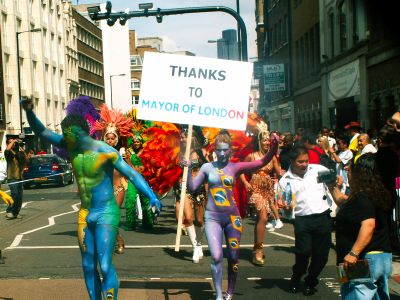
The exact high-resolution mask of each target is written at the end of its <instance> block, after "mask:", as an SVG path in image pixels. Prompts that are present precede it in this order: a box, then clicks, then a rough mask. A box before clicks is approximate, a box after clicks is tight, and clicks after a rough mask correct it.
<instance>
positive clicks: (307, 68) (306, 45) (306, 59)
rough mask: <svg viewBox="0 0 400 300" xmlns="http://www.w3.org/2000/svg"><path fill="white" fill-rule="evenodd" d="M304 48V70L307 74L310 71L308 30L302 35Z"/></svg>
mask: <svg viewBox="0 0 400 300" xmlns="http://www.w3.org/2000/svg"><path fill="white" fill-rule="evenodd" d="M304 48H305V49H304V62H305V64H304V71H305V72H306V74H308V73H309V72H310V42H309V39H308V32H306V34H305V35H304Z"/></svg>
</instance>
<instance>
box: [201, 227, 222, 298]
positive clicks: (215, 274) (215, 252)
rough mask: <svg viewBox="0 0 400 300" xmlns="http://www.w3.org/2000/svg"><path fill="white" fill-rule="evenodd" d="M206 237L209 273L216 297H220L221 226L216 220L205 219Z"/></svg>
mask: <svg viewBox="0 0 400 300" xmlns="http://www.w3.org/2000/svg"><path fill="white" fill-rule="evenodd" d="M205 227H206V237H207V242H208V247H209V249H210V253H211V274H212V278H213V283H214V288H215V292H216V296H217V297H216V298H217V299H222V260H223V258H224V255H223V252H222V226H221V224H219V223H218V222H217V221H213V220H206V226H205Z"/></svg>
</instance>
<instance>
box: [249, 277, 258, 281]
mask: <svg viewBox="0 0 400 300" xmlns="http://www.w3.org/2000/svg"><path fill="white" fill-rule="evenodd" d="M261 279H262V278H261V277H248V278H247V280H261Z"/></svg>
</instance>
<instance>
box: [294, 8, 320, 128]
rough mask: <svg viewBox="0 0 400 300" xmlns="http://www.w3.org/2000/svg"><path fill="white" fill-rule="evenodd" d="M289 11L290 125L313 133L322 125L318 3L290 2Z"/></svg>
mask: <svg viewBox="0 0 400 300" xmlns="http://www.w3.org/2000/svg"><path fill="white" fill-rule="evenodd" d="M290 12H291V21H290V24H291V26H290V27H291V29H290V32H291V42H290V43H291V47H292V51H291V54H292V55H291V59H290V61H291V65H292V78H293V80H292V84H293V102H294V111H293V115H294V116H295V118H294V126H295V128H304V129H305V130H306V132H308V133H317V132H319V131H320V129H321V125H322V120H321V80H320V71H321V65H320V60H321V59H320V39H319V35H320V32H319V10H318V0H307V1H292V2H291V7H290Z"/></svg>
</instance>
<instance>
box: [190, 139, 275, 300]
mask: <svg viewBox="0 0 400 300" xmlns="http://www.w3.org/2000/svg"><path fill="white" fill-rule="evenodd" d="M277 144H278V143H277V137H275V136H273V138H272V145H271V149H270V151H268V153H266V154H265V155H264V156H263V157H262V159H260V160H256V161H252V162H239V163H232V162H230V161H229V160H230V156H231V152H232V148H231V147H232V141H231V138H230V136H229V134H228V133H227V132H221V133H219V134H218V135H217V137H216V140H215V154H216V156H217V161H215V162H211V163H206V164H204V165H203V166H202V167H201V168H200V171H199V173H198V174H197V176H196V177H195V178H193V179H192V176H190V175H189V176H188V188H189V191H196V190H197V189H198V188H199V187H200V186H201V184H202V183H205V182H207V183H208V191H207V194H208V201H207V205H206V212H205V231H206V237H207V241H208V246H209V249H210V252H211V273H212V277H213V283H214V287H215V290H216V298H217V299H218V300H220V299H222V260H223V252H222V237H223V233H225V240H226V244H227V253H228V290H227V291H226V294H225V296H224V297H225V299H232V295H233V292H234V289H235V284H236V278H237V272H238V268H239V265H238V261H239V244H240V238H241V235H242V219H241V218H240V214H239V211H238V208H237V206H236V204H235V200H234V198H233V185H234V183H235V179H236V177H237V176H239V175H240V174H241V173H242V172H245V171H251V170H256V169H258V168H261V167H262V166H263V165H265V164H267V163H268V162H269V161H270V160H271V159H272V158H273V156H274V154H275V152H276V149H277ZM189 170H190V168H189Z"/></svg>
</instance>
